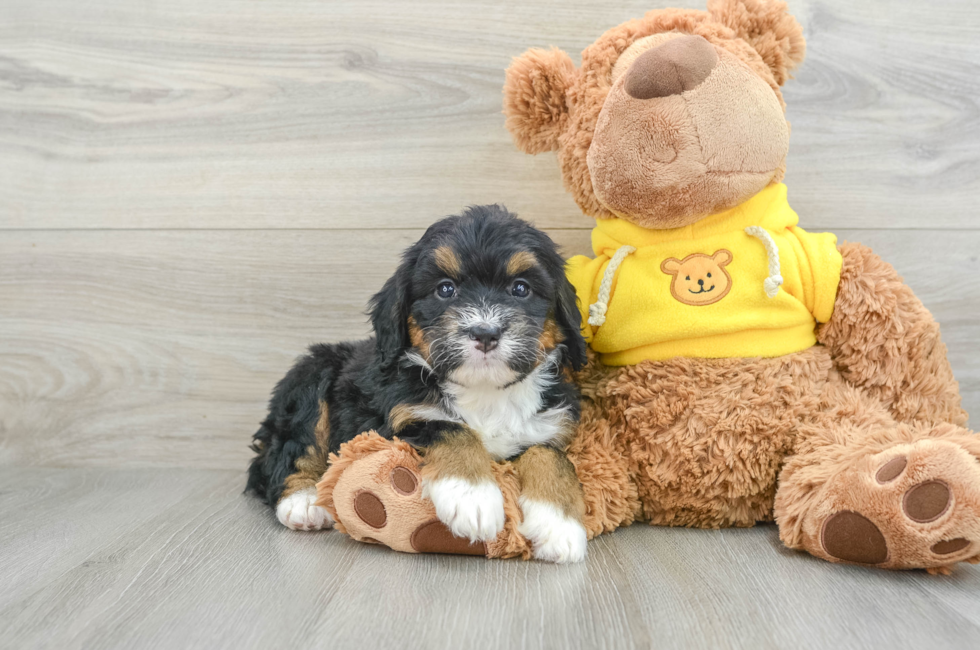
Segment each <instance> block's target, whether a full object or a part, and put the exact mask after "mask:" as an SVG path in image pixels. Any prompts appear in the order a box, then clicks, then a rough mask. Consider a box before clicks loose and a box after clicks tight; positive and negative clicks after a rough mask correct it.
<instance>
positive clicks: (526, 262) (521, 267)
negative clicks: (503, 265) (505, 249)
mask: <svg viewBox="0 0 980 650" xmlns="http://www.w3.org/2000/svg"><path fill="white" fill-rule="evenodd" d="M537 263H538V258H536V257H535V256H534V253H529V252H527V251H519V252H517V253H514V254H513V255H511V256H510V260H509V261H508V262H507V274H508V275H518V274H520V273H523V272H524V271H527V270H528V269H529V268H531V267H532V266H534V265H535V264H537Z"/></svg>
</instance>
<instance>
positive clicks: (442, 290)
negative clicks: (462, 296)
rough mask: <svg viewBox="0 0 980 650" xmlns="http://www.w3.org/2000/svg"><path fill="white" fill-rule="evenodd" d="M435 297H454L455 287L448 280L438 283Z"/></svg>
mask: <svg viewBox="0 0 980 650" xmlns="http://www.w3.org/2000/svg"><path fill="white" fill-rule="evenodd" d="M436 295H437V296H438V297H440V298H443V299H446V298H452V297H453V296H455V295H456V285H455V284H453V283H452V282H450V281H449V280H446V281H445V282H440V283H439V286H438V287H436Z"/></svg>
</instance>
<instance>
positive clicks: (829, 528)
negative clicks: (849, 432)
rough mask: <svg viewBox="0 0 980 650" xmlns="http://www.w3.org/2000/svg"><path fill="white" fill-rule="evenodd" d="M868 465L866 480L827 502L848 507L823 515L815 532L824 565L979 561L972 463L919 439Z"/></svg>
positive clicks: (979, 493)
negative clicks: (826, 561)
mask: <svg viewBox="0 0 980 650" xmlns="http://www.w3.org/2000/svg"><path fill="white" fill-rule="evenodd" d="M869 460H870V462H869V463H868V466H869V467H868V469H869V470H870V471H869V472H868V473H867V474H863V473H862V472H858V473H855V474H853V475H850V476H848V477H846V478H844V480H843V481H842V483H844V485H841V486H838V487H840V488H843V489H840V490H838V491H837V492H838V495H839V496H838V498H837V499H835V500H836V501H838V502H846V501H851V502H852V503H850V504H847V505H850V506H852V507H850V508H846V509H841V510H839V511H837V512H834V513H832V514H830V515H829V516H828V517H826V519H825V520H824V522H823V525H822V526H821V528H820V534H819V542H820V547H821V549H820V550H822V551H823V553H825V554H826V555H828V556H830V557H829V558H828V559H831V558H832V559H836V560H840V561H844V562H852V563H856V564H870V565H878V566H882V567H887V568H913V567H921V568H931V567H944V566H949V565H952V564H955V563H956V562H961V561H972V560H975V559H978V558H980V462H978V461H977V459H975V458H974V457H973V456H971V455H970V454H968V453H967V452H966V451H965V450H964V449H962V448H961V447H959V446H958V445H956V444H953V443H951V442H946V441H938V440H925V441H919V442H917V443H913V444H911V445H898V446H896V447H893V448H892V449H889V450H887V451H885V452H882V453H880V454H877V455H875V456H873V457H871V458H870V459H869ZM862 474H863V476H862ZM869 474H870V476H869ZM842 478H843V477H842ZM859 501H864V503H859ZM841 505H844V504H843V503H841ZM866 515H867V516H866Z"/></svg>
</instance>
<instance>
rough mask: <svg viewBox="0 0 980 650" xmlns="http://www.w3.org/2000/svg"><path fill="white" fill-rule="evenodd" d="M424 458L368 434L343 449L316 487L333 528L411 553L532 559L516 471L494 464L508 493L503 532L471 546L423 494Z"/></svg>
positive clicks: (408, 448)
mask: <svg viewBox="0 0 980 650" xmlns="http://www.w3.org/2000/svg"><path fill="white" fill-rule="evenodd" d="M420 460H421V459H420V457H419V455H418V453H417V452H416V451H415V449H413V448H412V447H411V446H410V445H408V444H406V443H404V442H401V441H397V440H395V441H392V440H386V439H384V438H382V437H381V436H379V435H378V434H376V433H374V432H369V433H364V434H361V435H360V436H358V437H357V438H355V439H353V440H351V441H350V442H348V443H345V444H343V445H341V448H340V452H339V453H338V454H333V455H331V457H330V467H329V469H328V470H327V471H326V473H325V474H324V475H323V478H322V479H321V480H320V481H319V483H317V486H316V489H317V501H316V503H317V504H318V505H320V506H323V507H324V508H326V510H327V511H328V512H329V513H330V514H331V516H332V517H334V518H336V523H335V524H334V527H335V528H336V529H337V530H339V531H340V532H342V533H346V534H348V535H350V536H351V537H352V538H354V539H355V540H358V541H361V542H367V543H369V544H382V545H384V546H388V547H390V548H392V549H394V550H396V551H402V552H406V553H453V554H462V555H484V556H486V557H513V556H523V557H525V558H527V557H530V554H531V548H530V545H529V544H528V543H527V541H526V540H525V539H524V538H523V537H522V536H521V535H520V533H519V532H518V530H517V527H518V526H519V525H520V523H521V513H520V508H519V506H518V505H517V498H518V493H519V490H520V485H519V481H518V479H517V475H516V473H515V472H514V470H513V468H512V467H510V466H509V465H507V464H494V465H493V466H492V468H491V470H492V472H493V478H494V480H495V482H496V483H497V485H498V486H499V487H500V489H501V492H502V493H503V495H504V513H505V515H506V519H505V522H504V530H503V531H502V532H501V533H500V534H499V535H498V536H497V538H496V539H495V540H492V541H489V542H486V543H484V542H475V543H471V542H470V541H469V540H468V539H464V538H460V537H454V536H453V534H452V533H451V532H450V530H449V528H448V527H447V526H446V525H445V524H444V523H443V522H441V521H440V520H439V518H438V516H437V514H436V508H435V506H434V505H433V503H432V502H431V501H429V500H428V499H425V498H423V496H422V478H421V474H420V470H419V464H420Z"/></svg>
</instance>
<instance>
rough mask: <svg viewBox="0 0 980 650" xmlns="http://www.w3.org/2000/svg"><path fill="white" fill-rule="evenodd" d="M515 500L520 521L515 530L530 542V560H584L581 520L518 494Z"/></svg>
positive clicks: (585, 539) (583, 532) (584, 542)
mask: <svg viewBox="0 0 980 650" xmlns="http://www.w3.org/2000/svg"><path fill="white" fill-rule="evenodd" d="M519 503H520V505H521V512H522V513H523V514H524V521H522V522H521V525H520V527H519V528H518V529H517V530H518V531H519V532H520V533H521V535H524V537H526V538H527V539H528V541H529V542H531V546H532V548H533V549H534V559H536V560H544V561H546V562H557V563H559V564H562V563H565V562H581V561H582V560H584V559H585V546H586V541H587V536H586V534H585V527H584V526H582V523H581V522H579V521H577V520H576V519H573V518H571V517H567V516H565V514H564V513H563V512H562V511H561V509H560V508H557V507H555V506H554V505H552V504H550V503H546V502H544V501H535V500H534V499H527V498H524V497H521V498H520V500H519Z"/></svg>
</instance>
